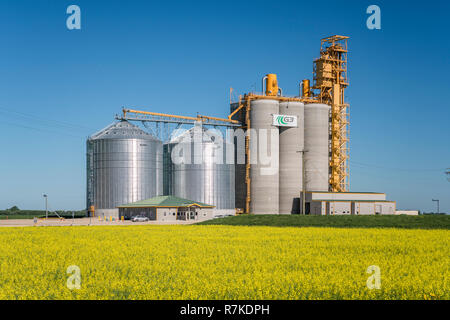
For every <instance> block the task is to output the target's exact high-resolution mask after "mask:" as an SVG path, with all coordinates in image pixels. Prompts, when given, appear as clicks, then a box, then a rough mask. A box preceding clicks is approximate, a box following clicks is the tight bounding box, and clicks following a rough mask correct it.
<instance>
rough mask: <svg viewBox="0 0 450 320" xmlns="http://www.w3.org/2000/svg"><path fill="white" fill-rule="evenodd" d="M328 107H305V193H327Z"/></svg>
mask: <svg viewBox="0 0 450 320" xmlns="http://www.w3.org/2000/svg"><path fill="white" fill-rule="evenodd" d="M329 118H330V106H327V105H325V104H315V103H312V104H307V105H305V150H306V152H305V171H306V182H305V184H306V190H307V191H328V185H329V177H328V172H329V169H328V168H329Z"/></svg>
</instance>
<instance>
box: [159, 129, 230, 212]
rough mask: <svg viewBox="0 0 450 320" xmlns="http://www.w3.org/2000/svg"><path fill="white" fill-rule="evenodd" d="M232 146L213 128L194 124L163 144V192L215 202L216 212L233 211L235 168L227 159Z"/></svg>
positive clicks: (212, 203) (190, 198)
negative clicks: (208, 128) (209, 128)
mask: <svg viewBox="0 0 450 320" xmlns="http://www.w3.org/2000/svg"><path fill="white" fill-rule="evenodd" d="M233 148H234V146H233V145H232V144H229V143H228V142H226V140H224V139H223V138H222V135H221V134H220V133H219V132H218V131H215V130H206V129H204V128H202V127H201V126H195V127H193V128H191V129H190V130H188V131H185V132H184V133H182V134H180V135H178V136H176V137H174V138H172V139H171V140H170V141H169V142H168V143H167V144H165V145H164V195H174V196H177V197H180V198H184V199H189V200H193V201H199V202H203V203H207V204H211V205H214V206H215V214H234V213H235V208H236V207H235V168H234V164H233V163H232V161H227V153H229V152H231V153H232V152H233Z"/></svg>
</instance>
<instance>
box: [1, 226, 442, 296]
mask: <svg viewBox="0 0 450 320" xmlns="http://www.w3.org/2000/svg"><path fill="white" fill-rule="evenodd" d="M449 236H450V231H448V230H400V229H376V228H373V229H356V228H353V229H345V228H291V227H283V228H279V227H260V226H257V227H245V226H123V227H120V226H115V227H29V228H2V229H1V230H0V243H1V246H0V299H449V298H450V277H449V276H450V274H449V266H450V258H449V257H450V246H449V245H450V243H449V242H450V241H449V239H450V237H449ZM373 265H375V266H378V267H379V270H380V279H381V284H380V285H381V286H380V289H369V288H368V287H367V284H366V282H367V279H368V278H369V277H370V276H371V274H368V273H366V270H367V268H368V267H369V266H373ZM69 266H77V267H75V268H74V267H72V268H71V269H70V271H71V272H75V273H74V274H67V268H68V267H69ZM77 268H79V272H80V277H79V278H78V277H77V273H76V272H77V271H76V270H78V269H77ZM68 279H69V281H68ZM77 279H81V282H80V283H78V282H77ZM68 284H69V286H68ZM77 284H79V289H76V285H77ZM74 285H75V287H74ZM69 287H70V288H71V289H69Z"/></svg>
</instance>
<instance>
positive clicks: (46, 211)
mask: <svg viewBox="0 0 450 320" xmlns="http://www.w3.org/2000/svg"><path fill="white" fill-rule="evenodd" d="M44 198H45V219H48V196H47V195H46V194H44Z"/></svg>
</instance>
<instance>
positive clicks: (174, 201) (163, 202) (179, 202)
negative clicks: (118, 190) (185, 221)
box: [118, 196, 214, 208]
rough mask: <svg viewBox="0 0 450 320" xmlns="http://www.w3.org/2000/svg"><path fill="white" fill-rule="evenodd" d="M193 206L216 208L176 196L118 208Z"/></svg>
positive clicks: (156, 198) (159, 197) (160, 197)
mask: <svg viewBox="0 0 450 320" xmlns="http://www.w3.org/2000/svg"><path fill="white" fill-rule="evenodd" d="M192 205H197V206H198V207H201V208H213V207H214V206H212V205H210V204H206V203H202V202H197V201H192V200H188V199H183V198H179V197H175V196H158V197H154V198H150V199H146V200H142V201H138V202H133V203H129V204H124V205H121V206H118V208H149V207H171V208H172V207H173V208H179V207H189V206H192Z"/></svg>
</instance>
